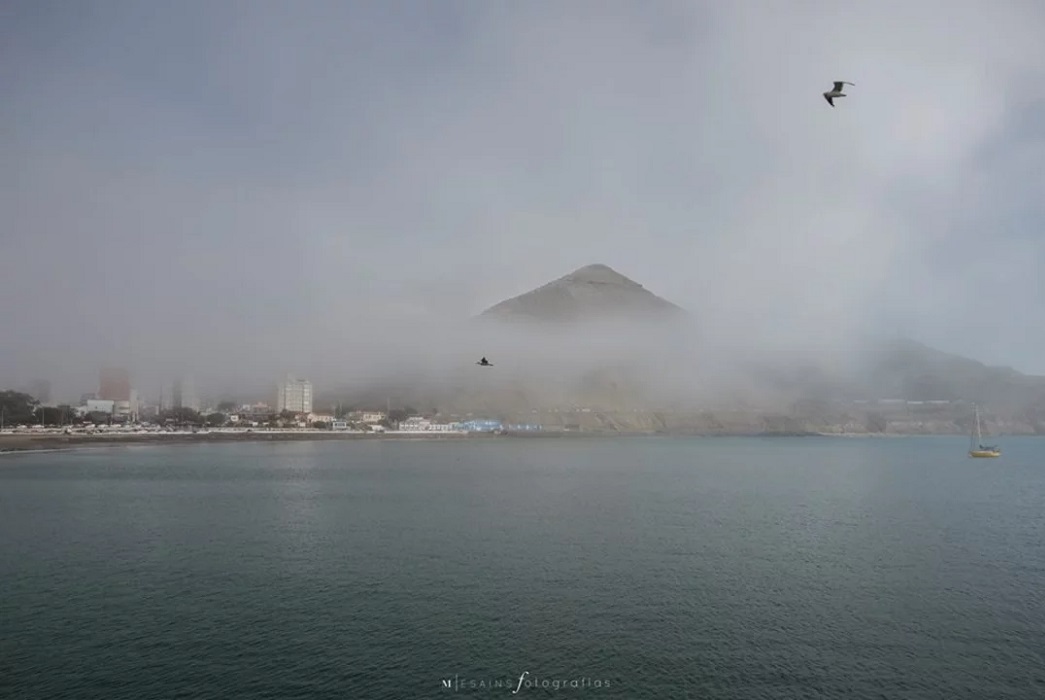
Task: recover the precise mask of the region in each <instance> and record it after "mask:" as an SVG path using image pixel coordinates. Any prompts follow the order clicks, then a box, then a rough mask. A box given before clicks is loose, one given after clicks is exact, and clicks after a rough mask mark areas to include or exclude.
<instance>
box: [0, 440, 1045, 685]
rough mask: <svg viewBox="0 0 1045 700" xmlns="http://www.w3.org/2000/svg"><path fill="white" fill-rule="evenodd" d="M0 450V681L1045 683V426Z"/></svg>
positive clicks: (696, 683) (636, 683) (181, 682)
mask: <svg viewBox="0 0 1045 700" xmlns="http://www.w3.org/2000/svg"><path fill="white" fill-rule="evenodd" d="M1003 448H1004V449H1005V454H1004V456H1003V457H1002V458H1001V459H995V460H974V459H969V458H968V457H966V452H965V451H966V449H967V439H966V438H961V437H948V438H902V439H873V438H866V439H843V438H776V439H773V438H766V439H755V438H752V439H740V438H694V439H682V438H619V439H617V438H598V439H583V438H576V439H556V440H551V439H549V440H542V439H525V438H523V439H513V438H498V439H485V440H474V441H472V440H462V441H445V442H436V441H431V442H428V441H396V440H372V441H345V442H314V443H309V442H296V443H281V444H265V443H235V444H221V445H191V444H190V445H176V446H165V447H164V446H146V447H113V448H102V449H89V450H82V451H76V452H51V453H42V454H23V455H15V456H4V457H0V582H2V596H0V697H3V698H11V699H15V698H18V699H21V698H33V699H35V698H48V699H50V698H99V699H102V698H104V699H105V700H117V699H122V698H126V699H127V700H132V699H133V700H147V699H149V698H221V699H222V700H231V699H233V698H272V699H277V698H278V699H279V700H291V699H294V698H310V699H313V698H338V699H342V698H351V699H359V700H368V699H373V700H382V699H384V698H389V699H391V698H395V699H397V700H398V699H413V698H448V699H449V698H454V697H475V698H494V697H535V698H592V699H595V698H629V699H632V700H644V699H647V698H648V699H654V698H656V699H658V700H659V699H661V698H700V699H701V700H704V699H712V698H722V699H725V698H729V699H736V700H759V699H762V698H789V699H791V698H846V699H850V700H857V699H861V698H875V699H879V698H917V699H919V700H934V699H936V698H939V699H941V700H942V699H944V698H946V699H947V700H954V699H955V698H970V699H971V698H975V699H976V700H986V699H988V698H991V699H998V698H1020V699H1021V700H1022V699H1024V698H1035V697H1045V440H1042V439H1035V438H1007V439H1005V440H1004V442H1003Z"/></svg>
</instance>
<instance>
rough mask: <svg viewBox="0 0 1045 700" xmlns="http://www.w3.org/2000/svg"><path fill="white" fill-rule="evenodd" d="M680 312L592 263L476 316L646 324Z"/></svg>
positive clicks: (673, 305)
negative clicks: (632, 321)
mask: <svg viewBox="0 0 1045 700" xmlns="http://www.w3.org/2000/svg"><path fill="white" fill-rule="evenodd" d="M682 313H684V312H683V310H682V309H681V308H680V307H678V306H676V305H675V304H673V303H671V302H670V301H667V300H665V299H662V298H660V297H658V296H657V295H656V294H653V293H652V292H650V291H649V290H647V289H646V288H644V287H643V286H642V285H641V284H639V283H637V282H635V281H633V280H630V279H628V278H627V277H625V276H624V275H622V274H620V273H619V272H617V271H616V270H614V269H612V268H610V267H609V266H607V265H602V264H598V263H596V264H592V265H586V266H585V267H581V268H579V269H577V270H574V271H573V272H571V273H569V274H568V275H563V276H562V277H560V278H558V279H556V280H553V281H551V282H549V283H548V284H545V285H543V286H541V287H538V288H537V289H533V290H531V291H529V292H525V293H523V294H520V295H519V296H516V297H512V298H511V299H506V300H504V301H502V302H500V303H498V304H495V305H493V306H491V307H490V308H488V309H486V310H485V311H483V312H482V314H480V316H482V317H486V318H490V317H495V318H498V319H502V320H513V321H514V320H523V321H537V322H556V321H572V322H576V323H584V322H590V321H596V320H606V319H629V318H630V319H632V320H637V321H648V320H650V319H654V318H659V317H663V316H668V315H670V316H675V315H678V314H682Z"/></svg>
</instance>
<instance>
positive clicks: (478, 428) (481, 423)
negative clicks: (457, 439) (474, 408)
mask: <svg viewBox="0 0 1045 700" xmlns="http://www.w3.org/2000/svg"><path fill="white" fill-rule="evenodd" d="M457 426H458V429H459V430H466V431H468V432H469V433H493V432H496V431H498V430H502V429H503V428H504V426H503V424H502V423H501V421H499V420H468V421H463V422H461V423H458V424H457Z"/></svg>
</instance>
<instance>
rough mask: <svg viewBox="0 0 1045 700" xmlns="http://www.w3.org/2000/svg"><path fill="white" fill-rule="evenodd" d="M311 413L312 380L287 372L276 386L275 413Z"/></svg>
mask: <svg viewBox="0 0 1045 700" xmlns="http://www.w3.org/2000/svg"><path fill="white" fill-rule="evenodd" d="M283 411H290V412H291V413H312V382H310V381H308V380H307V379H297V378H295V377H294V376H293V375H290V374H288V375H287V378H286V379H285V380H283V381H282V382H280V383H279V385H278V386H277V387H276V413H282V412H283Z"/></svg>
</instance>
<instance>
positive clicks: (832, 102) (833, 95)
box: [824, 80, 855, 107]
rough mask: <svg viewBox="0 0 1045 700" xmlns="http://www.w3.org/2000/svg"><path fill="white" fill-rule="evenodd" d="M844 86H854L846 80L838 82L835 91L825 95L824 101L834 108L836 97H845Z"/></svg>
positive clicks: (829, 91)
mask: <svg viewBox="0 0 1045 700" xmlns="http://www.w3.org/2000/svg"><path fill="white" fill-rule="evenodd" d="M843 85H852V83H849V82H846V81H845V80H836V81H835V86H834V89H832V90H828V91H827V92H825V93H824V99H825V100H827V104H829V105H831V106H832V107H834V106H835V98H836V97H845V93H844V92H842V86H843ZM854 87H855V86H854Z"/></svg>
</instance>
